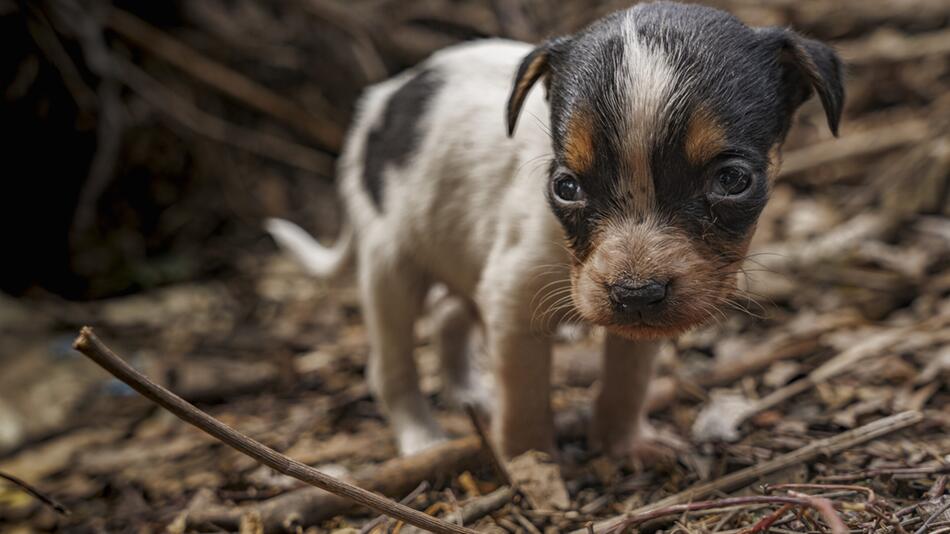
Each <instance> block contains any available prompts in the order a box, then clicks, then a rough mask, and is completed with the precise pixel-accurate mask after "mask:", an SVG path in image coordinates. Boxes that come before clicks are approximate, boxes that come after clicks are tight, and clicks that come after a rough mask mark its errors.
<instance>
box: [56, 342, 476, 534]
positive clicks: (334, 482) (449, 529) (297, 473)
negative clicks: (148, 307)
mask: <svg viewBox="0 0 950 534" xmlns="http://www.w3.org/2000/svg"><path fill="white" fill-rule="evenodd" d="M73 347H74V348H75V349H76V350H78V351H79V352H81V353H83V354H85V355H86V356H88V357H89V358H90V359H92V360H93V361H94V362H96V363H97V364H99V366H100V367H102V368H103V369H105V370H106V371H108V372H109V373H111V374H112V375H113V376H115V377H116V378H118V379H119V380H121V381H122V382H125V383H126V384H128V385H129V386H131V387H132V388H133V389H135V390H136V391H138V392H139V393H141V394H142V396H144V397H145V398H147V399H149V400H151V401H152V402H154V403H156V404H158V405H159V406H161V407H163V408H165V409H166V410H168V411H170V412H171V413H172V414H174V415H175V416H176V417H178V418H180V419H182V420H183V421H185V422H187V423H190V424H192V425H194V426H196V427H197V428H199V429H200V430H202V431H204V432H205V433H207V434H209V435H211V436H212V437H214V438H215V439H218V440H219V441H221V442H222V443H224V444H226V445H228V446H230V447H232V448H233V449H235V450H237V451H238V452H241V453H243V454H246V455H247V456H250V457H251V458H253V459H255V460H257V461H258V462H260V463H262V464H264V465H266V466H268V467H270V468H271V469H274V470H275V471H277V472H278V473H281V474H284V475H287V476H289V477H292V478H296V479H297V480H300V481H302V482H306V483H307V484H310V485H312V486H316V487H318V488H321V489H323V490H326V491H328V492H330V493H333V494H335V495H339V496H340V497H344V498H346V499H350V500H353V501H355V502H357V503H359V504H362V505H364V506H366V507H368V508H371V509H373V510H376V511H378V512H380V513H384V514H386V515H389V516H391V517H395V518H397V519H401V520H403V521H405V522H406V523H409V524H411V525H416V526H418V527H421V528H425V529H427V530H429V531H431V532H436V533H440V534H443V533H445V534H448V533H457V534H473V533H474V532H475V531H473V530H470V529H467V528H463V527H459V526H457V525H453V524H451V523H448V522H445V521H442V520H440V519H437V518H435V517H431V516H428V515H425V514H423V513H422V512H419V511H417V510H414V509H412V508H409V507H408V506H405V505H401V504H399V503H396V502H394V501H392V500H390V499H387V498H385V497H383V496H381V495H378V494H376V493H373V492H371V491H367V490H365V489H363V488H360V487H357V486H354V485H352V484H348V483H346V482H343V481H341V480H339V479H337V478H334V477H332V476H329V475H327V474H324V473H322V472H320V471H318V470H317V469H314V468H313V467H310V466H309V465H306V464H302V463H300V462H298V461H296V460H294V459H292V458H289V457H287V456H284V455H283V454H280V453H279V452H277V451H275V450H274V449H271V448H270V447H267V446H266V445H264V444H262V443H260V442H258V441H255V440H254V439H251V438H249V437H247V436H245V435H244V434H241V433H240V432H238V431H236V430H234V429H233V428H231V427H229V426H227V425H225V424H224V423H222V422H221V421H218V420H217V419H215V418H214V417H211V416H210V415H208V414H206V413H205V412H203V411H201V410H199V409H198V408H196V407H195V406H193V405H192V404H190V403H189V402H187V401H186V400H184V399H182V398H181V397H179V396H177V395H175V394H174V393H172V392H170V391H168V390H167V389H165V388H163V387H162V386H160V385H158V384H156V383H154V382H152V381H151V380H149V379H148V378H147V377H146V376H144V375H142V374H141V373H139V372H138V371H136V370H135V369H134V368H132V367H131V366H130V365H129V364H128V363H126V362H125V361H124V360H123V359H122V358H120V357H119V356H117V355H116V354H115V353H114V352H112V350H110V349H109V347H107V346H106V345H105V344H103V343H102V341H100V340H99V338H98V337H96V335H95V334H94V333H93V331H92V328H90V327H88V326H86V327H83V328H82V330H81V331H80V334H79V337H77V338H76V341H74V342H73Z"/></svg>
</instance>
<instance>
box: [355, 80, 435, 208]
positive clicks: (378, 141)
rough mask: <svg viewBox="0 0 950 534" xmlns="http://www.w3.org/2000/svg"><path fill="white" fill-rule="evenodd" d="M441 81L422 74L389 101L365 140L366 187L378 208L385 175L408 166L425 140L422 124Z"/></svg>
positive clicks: (364, 174)
mask: <svg viewBox="0 0 950 534" xmlns="http://www.w3.org/2000/svg"><path fill="white" fill-rule="evenodd" d="M441 85H442V81H441V80H440V79H439V76H438V74H437V73H436V72H435V71H433V70H423V71H420V72H419V73H418V74H416V75H415V76H413V77H412V78H411V79H410V80H409V81H408V82H406V83H405V84H403V86H402V87H400V88H399V89H398V90H396V92H395V93H393V94H392V95H391V96H390V97H389V101H388V102H387V103H386V110H385V111H384V112H383V116H382V121H381V122H380V123H379V124H378V125H377V126H376V127H375V128H373V129H372V130H371V131H370V133H369V135H368V136H367V138H366V148H365V156H364V157H365V159H364V162H363V185H364V187H366V191H367V192H369V195H370V198H372V199H373V204H375V205H376V208H377V209H379V210H380V211H382V208H383V189H384V187H385V184H384V183H383V171H384V170H385V169H386V168H388V167H390V166H394V165H395V166H400V165H404V164H405V163H406V159H407V158H408V156H409V155H410V154H411V153H412V152H414V151H415V149H416V146H417V144H418V142H419V139H420V137H421V136H422V131H421V128H420V121H421V120H422V119H423V117H424V116H425V112H426V109H427V107H428V104H429V101H430V99H431V98H432V95H433V94H435V93H436V91H438V90H439V87H440V86H441Z"/></svg>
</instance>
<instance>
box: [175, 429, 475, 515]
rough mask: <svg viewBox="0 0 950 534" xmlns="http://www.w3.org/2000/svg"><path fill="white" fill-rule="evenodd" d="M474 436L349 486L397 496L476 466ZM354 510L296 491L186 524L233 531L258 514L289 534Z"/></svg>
mask: <svg viewBox="0 0 950 534" xmlns="http://www.w3.org/2000/svg"><path fill="white" fill-rule="evenodd" d="M481 456H482V447H481V442H480V441H479V439H478V437H477V436H467V437H464V438H459V439H456V440H452V441H448V442H445V443H441V444H439V445H436V446H434V447H431V448H429V449H426V450H424V451H422V452H420V453H418V454H413V455H411V456H401V457H398V458H393V459H392V460H389V461H387V462H384V463H382V464H379V465H372V466H368V467H366V468H365V469H363V470H361V471H359V472H357V473H356V474H355V475H354V476H353V478H352V479H348V480H347V481H348V482H349V483H350V484H352V485H355V486H359V487H361V488H364V489H367V490H370V491H374V492H376V493H381V494H383V495H388V496H390V497H392V496H398V495H404V494H405V493H406V492H407V491H410V490H411V489H412V488H413V487H414V486H415V485H417V484H418V483H419V481H421V480H432V479H435V478H438V477H440V476H442V475H445V474H446V473H455V472H458V471H463V470H465V469H470V468H472V467H475V466H477V465H478V464H479V463H480V462H482V461H483V460H482V459H481ZM354 507H355V505H354V503H353V501H352V500H350V499H347V498H344V497H341V496H339V495H334V494H333V493H327V492H326V491H323V490H321V489H319V488H309V487H307V488H300V489H298V490H294V491H289V492H287V493H283V494H281V495H277V496H276V497H272V498H270V499H267V500H266V501H263V502H259V503H255V504H253V505H250V506H246V507H245V506H241V507H234V506H209V507H205V508H204V509H201V510H196V511H195V512H194V513H192V514H189V516H188V524H189V525H195V526H198V525H202V524H206V523H208V524H214V525H218V526H221V527H224V528H229V529H237V527H238V526H239V524H240V521H241V516H242V515H244V514H245V513H248V512H253V513H257V514H260V516H261V520H262V523H263V524H264V530H265V531H267V532H280V531H284V532H293V531H295V529H296V527H297V526H300V525H307V524H313V523H317V522H319V521H322V520H324V519H328V518H330V517H333V516H335V515H339V514H342V513H346V512H348V511H350V510H352V509H353V508H354Z"/></svg>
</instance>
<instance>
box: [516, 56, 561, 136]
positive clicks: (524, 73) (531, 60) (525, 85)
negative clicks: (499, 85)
mask: <svg viewBox="0 0 950 534" xmlns="http://www.w3.org/2000/svg"><path fill="white" fill-rule="evenodd" d="M561 42H562V39H552V40H550V41H547V42H545V43H543V44H541V45H539V46H538V47H537V48H535V49H534V50H532V51H531V53H530V54H528V55H527V56H525V58H524V59H523V60H521V65H520V66H519V67H518V72H517V73H516V74H515V79H514V83H513V84H512V86H511V94H510V95H509V96H508V109H507V119H508V137H511V136H512V135H513V134H514V133H515V125H517V123H518V115H519V114H520V113H521V107H522V106H523V105H524V100H525V98H526V97H527V96H528V91H530V90H531V87H532V86H533V85H534V83H535V82H537V81H538V80H539V79H540V78H541V77H542V76H544V75H546V74H547V73H548V71H549V70H550V59H551V53H552V52H553V51H554V49H555V47H556V46H557V45H558V44H559V43H561Z"/></svg>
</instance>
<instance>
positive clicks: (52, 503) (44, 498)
mask: <svg viewBox="0 0 950 534" xmlns="http://www.w3.org/2000/svg"><path fill="white" fill-rule="evenodd" d="M0 478H2V479H4V480H7V481H8V482H10V483H11V484H13V485H14V486H19V487H20V489H21V490H23V491H25V492H27V493H29V494H30V495H32V496H33V497H35V498H36V499H37V500H38V501H40V502H42V503H43V504H45V505H47V506H49V507H50V508H52V509H53V510H56V511H57V512H59V513H60V514H62V515H69V514H71V513H72V512H70V511H69V509H68V508H66V507H65V506H63V505H62V504H60V503H58V502H56V499H53V498H52V497H50V496H48V495H46V494H45V493H43V492H42V491H40V490H38V489H36V488H34V487H33V486H31V485H30V484H27V483H26V482H24V481H22V480H20V479H19V478H17V477H15V476H13V475H8V474H6V473H4V472H3V471H0Z"/></svg>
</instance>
